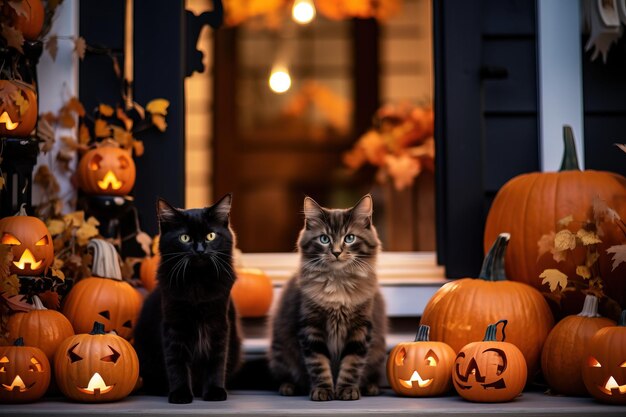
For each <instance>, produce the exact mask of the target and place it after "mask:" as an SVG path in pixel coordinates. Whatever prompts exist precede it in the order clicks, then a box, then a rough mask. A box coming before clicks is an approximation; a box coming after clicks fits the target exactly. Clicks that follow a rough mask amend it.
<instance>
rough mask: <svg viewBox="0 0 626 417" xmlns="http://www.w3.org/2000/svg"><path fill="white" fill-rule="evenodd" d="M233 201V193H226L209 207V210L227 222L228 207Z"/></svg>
mask: <svg viewBox="0 0 626 417" xmlns="http://www.w3.org/2000/svg"><path fill="white" fill-rule="evenodd" d="M232 202H233V195H232V194H231V193H228V194H226V195H225V196H224V197H222V198H221V199H220V200H219V201H218V202H217V203H215V204H213V205H212V206H211V207H209V209H210V211H211V212H212V214H213V215H214V216H216V217H217V218H218V219H219V220H220V221H222V222H224V223H228V217H229V216H230V207H231V204H232Z"/></svg>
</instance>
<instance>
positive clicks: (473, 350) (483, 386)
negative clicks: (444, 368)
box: [452, 320, 527, 403]
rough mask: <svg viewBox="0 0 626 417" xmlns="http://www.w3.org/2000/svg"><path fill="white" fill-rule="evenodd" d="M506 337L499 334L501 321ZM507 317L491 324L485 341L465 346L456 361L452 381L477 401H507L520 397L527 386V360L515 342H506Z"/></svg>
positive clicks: (465, 394)
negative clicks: (498, 338)
mask: <svg viewBox="0 0 626 417" xmlns="http://www.w3.org/2000/svg"><path fill="white" fill-rule="evenodd" d="M500 323H503V326H502V340H500V341H498V340H497V337H496V333H497V326H498V324H500ZM506 324H507V320H500V321H498V322H497V323H495V324H490V325H489V326H487V331H486V332H485V337H484V339H483V341H482V342H472V343H469V344H468V345H466V346H464V347H463V348H462V349H461V350H460V352H459V353H458V355H457V356H456V360H455V362H454V370H453V372H452V381H453V382H454V388H455V389H456V391H457V392H458V393H459V395H460V396H461V397H463V398H464V399H466V400H469V401H475V402H489V403H491V402H505V401H511V400H512V399H514V398H515V397H517V396H518V395H519V394H520V393H521V392H522V390H523V389H524V386H525V385H526V377H527V374H526V360H525V359H524V355H523V354H522V352H521V351H520V350H519V349H518V348H517V346H515V345H514V344H512V343H508V342H505V341H504V339H505V333H504V329H505V327H506Z"/></svg>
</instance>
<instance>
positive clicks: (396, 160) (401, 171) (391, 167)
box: [385, 154, 422, 191]
mask: <svg viewBox="0 0 626 417" xmlns="http://www.w3.org/2000/svg"><path fill="white" fill-rule="evenodd" d="M385 165H386V166H387V170H388V171H389V175H391V177H392V178H393V185H394V187H395V189H396V190H398V191H400V190H402V189H404V188H406V187H408V186H410V185H411V184H413V180H414V179H415V177H417V176H418V175H419V173H420V172H421V170H422V166H421V164H420V162H419V160H417V159H415V158H411V157H410V156H409V155H406V154H402V155H399V156H395V155H387V156H385Z"/></svg>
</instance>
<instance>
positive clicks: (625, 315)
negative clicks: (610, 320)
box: [617, 310, 626, 327]
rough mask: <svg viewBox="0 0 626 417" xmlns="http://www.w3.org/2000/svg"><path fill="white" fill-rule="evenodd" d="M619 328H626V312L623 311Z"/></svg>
mask: <svg viewBox="0 0 626 417" xmlns="http://www.w3.org/2000/svg"><path fill="white" fill-rule="evenodd" d="M617 325H618V326H622V327H626V310H622V315H621V316H619V321H618V322H617Z"/></svg>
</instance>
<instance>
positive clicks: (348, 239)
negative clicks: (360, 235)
mask: <svg viewBox="0 0 626 417" xmlns="http://www.w3.org/2000/svg"><path fill="white" fill-rule="evenodd" d="M355 239H356V236H354V235H353V234H352V233H350V234H349V235H346V236H345V237H344V238H343V241H344V242H346V243H352V242H354V240H355Z"/></svg>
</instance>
